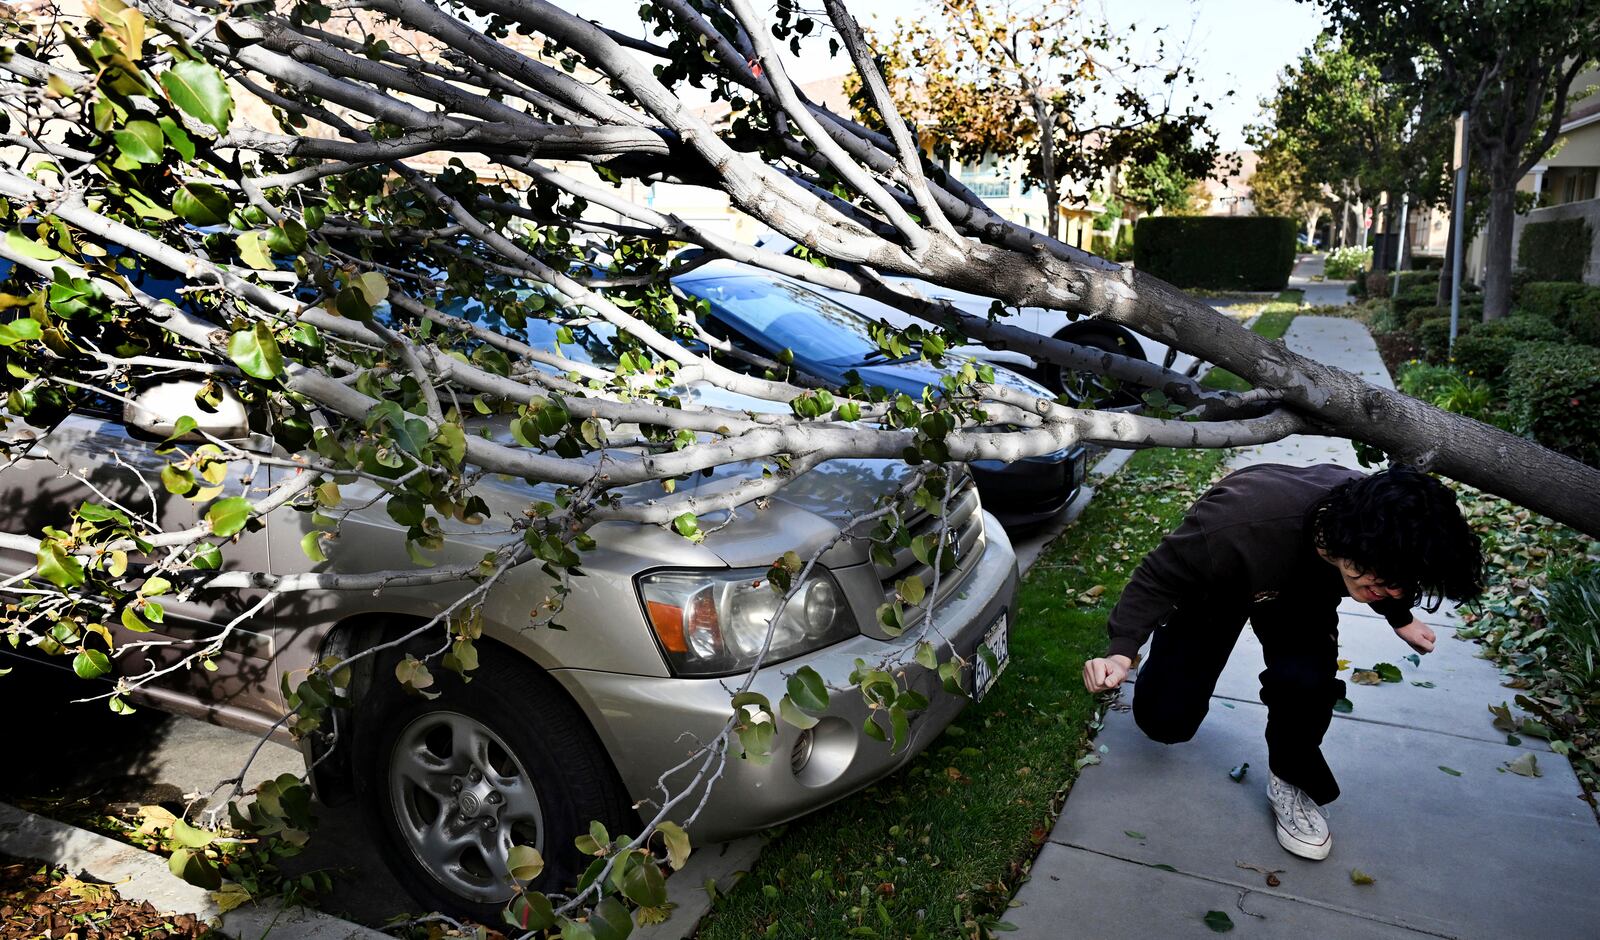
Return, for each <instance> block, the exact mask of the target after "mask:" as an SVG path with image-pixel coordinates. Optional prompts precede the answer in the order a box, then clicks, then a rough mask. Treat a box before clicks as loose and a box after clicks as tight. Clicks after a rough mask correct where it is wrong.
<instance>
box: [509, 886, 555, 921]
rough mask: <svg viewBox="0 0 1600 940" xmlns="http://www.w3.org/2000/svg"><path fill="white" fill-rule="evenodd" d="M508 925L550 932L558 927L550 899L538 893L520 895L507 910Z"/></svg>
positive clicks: (513, 899) (514, 898)
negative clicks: (552, 928)
mask: <svg viewBox="0 0 1600 940" xmlns="http://www.w3.org/2000/svg"><path fill="white" fill-rule="evenodd" d="M505 919H506V923H508V924H510V925H511V926H513V927H518V928H521V929H523V930H549V929H550V928H551V927H554V926H555V925H556V912H555V908H554V907H553V906H552V905H551V904H550V899H549V898H547V897H545V896H544V895H542V894H540V893H538V892H537V891H531V892H528V893H527V894H519V895H517V896H516V897H513V898H512V899H511V904H510V905H509V906H508V907H507V908H506V910H505Z"/></svg>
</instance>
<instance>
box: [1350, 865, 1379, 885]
mask: <svg viewBox="0 0 1600 940" xmlns="http://www.w3.org/2000/svg"><path fill="white" fill-rule="evenodd" d="M1350 883H1351V884H1353V885H1370V884H1377V883H1378V879H1376V878H1374V877H1372V876H1371V875H1369V874H1367V873H1366V872H1364V871H1362V870H1361V869H1359V868H1352V869H1350Z"/></svg>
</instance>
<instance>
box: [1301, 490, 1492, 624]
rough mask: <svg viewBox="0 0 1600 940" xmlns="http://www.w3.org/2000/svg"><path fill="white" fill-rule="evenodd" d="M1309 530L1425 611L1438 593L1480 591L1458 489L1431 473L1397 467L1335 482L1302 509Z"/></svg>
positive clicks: (1456, 595) (1453, 595)
mask: <svg viewBox="0 0 1600 940" xmlns="http://www.w3.org/2000/svg"><path fill="white" fill-rule="evenodd" d="M1307 521H1308V522H1309V524H1310V527H1311V537H1312V541H1313V543H1314V544H1315V545H1316V547H1317V548H1320V549H1322V550H1323V552H1325V553H1327V555H1328V556H1329V557H1332V558H1340V559H1343V560H1345V561H1347V562H1349V563H1350V564H1352V565H1354V566H1356V567H1357V568H1359V569H1360V570H1361V571H1363V572H1370V573H1372V574H1375V575H1377V576H1378V577H1379V578H1381V579H1383V581H1384V582H1385V583H1387V584H1390V585H1392V586H1394V587H1398V588H1402V589H1404V590H1405V591H1406V592H1407V593H1408V594H1409V595H1410V596H1411V598H1412V602H1413V603H1414V604H1416V605H1418V606H1420V607H1423V608H1424V609H1426V610H1428V611H1435V610H1438V609H1439V605H1440V604H1441V603H1442V602H1443V600H1444V598H1447V597H1448V598H1449V599H1451V600H1453V601H1468V600H1472V599H1473V598H1475V597H1477V596H1478V595H1479V594H1481V593H1483V552H1482V549H1481V548H1480V546H1479V543H1478V536H1477V533H1475V532H1473V531H1472V528H1471V527H1470V526H1468V525H1467V520H1465V519H1463V518H1462V516H1461V510H1460V509H1458V508H1456V494H1455V493H1453V492H1451V491H1450V488H1449V487H1447V486H1445V485H1444V484H1443V483H1440V482H1439V481H1438V480H1435V479H1434V478H1433V477H1431V476H1429V475H1428V474H1426V473H1423V472H1422V471H1420V470H1416V469H1413V468H1411V467H1404V466H1396V467H1390V468H1389V469H1387V470H1380V471H1379V472H1377V473H1374V474H1372V475H1371V476H1366V477H1360V478H1358V479H1355V480H1350V481H1349V482H1347V483H1341V484H1339V485H1338V486H1336V487H1334V488H1333V489H1331V490H1329V491H1328V494H1327V495H1326V496H1324V497H1322V498H1321V499H1319V500H1318V501H1317V502H1316V503H1315V504H1314V505H1312V507H1311V509H1310V510H1309V511H1308V513H1307Z"/></svg>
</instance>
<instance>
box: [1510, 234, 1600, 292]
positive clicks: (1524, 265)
mask: <svg viewBox="0 0 1600 940" xmlns="http://www.w3.org/2000/svg"><path fill="white" fill-rule="evenodd" d="M1593 246H1594V230H1593V229H1591V228H1589V223H1588V222H1585V221H1584V220H1583V219H1552V220H1551V221H1549V222H1529V223H1528V224H1527V225H1525V226H1523V229H1522V241H1520V242H1518V243H1517V267H1519V268H1521V269H1522V270H1524V271H1526V272H1528V276H1529V277H1530V278H1531V279H1532V280H1535V281H1581V280H1583V265H1584V262H1586V261H1588V260H1589V250H1590V249H1591V248H1592V247H1593Z"/></svg>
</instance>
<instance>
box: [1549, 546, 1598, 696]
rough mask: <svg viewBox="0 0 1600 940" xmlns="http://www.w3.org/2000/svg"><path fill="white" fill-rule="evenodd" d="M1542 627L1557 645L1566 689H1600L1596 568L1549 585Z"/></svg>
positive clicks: (1557, 580)
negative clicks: (1545, 625)
mask: <svg viewBox="0 0 1600 940" xmlns="http://www.w3.org/2000/svg"><path fill="white" fill-rule="evenodd" d="M1544 619H1545V623H1546V624H1547V625H1548V626H1549V628H1550V634H1551V635H1552V636H1554V637H1555V638H1556V640H1557V642H1558V643H1559V644H1560V647H1559V650H1558V652H1559V653H1560V661H1561V665H1560V666H1559V667H1558V668H1559V669H1560V670H1561V672H1562V673H1563V674H1564V676H1563V678H1565V679H1566V681H1567V685H1568V686H1570V687H1574V688H1575V689H1576V690H1578V691H1584V690H1588V689H1593V688H1600V566H1595V565H1591V566H1589V567H1588V568H1582V569H1579V570H1577V571H1574V572H1572V573H1570V574H1567V575H1565V576H1563V577H1560V578H1557V579H1555V580H1553V581H1551V582H1550V589H1549V593H1548V594H1546V595H1545V606H1544Z"/></svg>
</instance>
